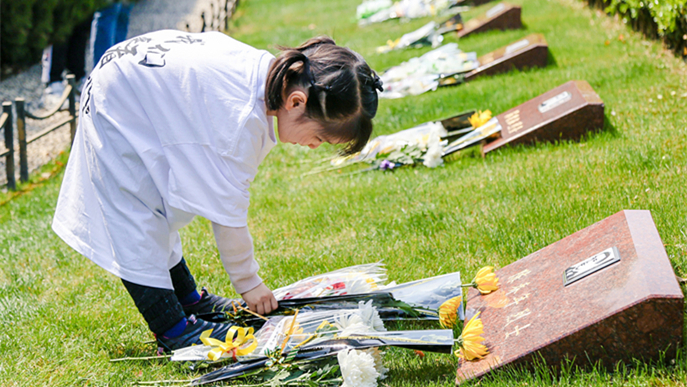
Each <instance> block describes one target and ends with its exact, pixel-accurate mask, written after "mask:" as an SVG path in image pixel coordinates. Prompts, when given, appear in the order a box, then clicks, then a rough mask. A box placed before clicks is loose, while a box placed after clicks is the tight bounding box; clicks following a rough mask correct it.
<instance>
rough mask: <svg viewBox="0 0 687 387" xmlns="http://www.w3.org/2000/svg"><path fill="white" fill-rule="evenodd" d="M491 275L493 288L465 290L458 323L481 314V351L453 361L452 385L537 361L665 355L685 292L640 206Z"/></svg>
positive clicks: (604, 361)
mask: <svg viewBox="0 0 687 387" xmlns="http://www.w3.org/2000/svg"><path fill="white" fill-rule="evenodd" d="M496 275H497V276H498V278H499V280H500V285H501V288H500V289H499V290H497V291H496V292H493V293H491V294H489V295H486V296H482V295H480V294H479V292H477V291H476V290H475V289H470V291H469V293H468V297H467V313H466V319H467V318H470V317H471V316H472V315H474V314H475V313H476V312H477V311H480V312H481V314H480V317H481V318H482V322H483V324H484V334H483V335H482V336H483V337H484V339H485V341H484V344H485V345H486V346H487V347H488V349H489V354H488V355H487V356H486V357H484V358H483V359H481V360H479V361H461V363H460V365H459V367H458V371H457V379H456V382H457V383H458V384H459V383H461V382H463V381H465V380H469V379H473V378H477V377H480V376H483V375H484V374H486V373H487V372H489V371H490V370H493V369H498V368H501V367H504V366H506V365H519V366H523V367H527V368H532V367H533V365H534V364H535V363H537V362H539V363H540V364H541V362H542V360H543V361H544V362H545V363H546V364H547V365H549V366H554V367H555V366H557V365H561V362H563V361H571V362H573V363H574V364H577V365H581V366H584V365H589V364H590V363H599V364H600V365H603V366H605V367H608V368H612V367H613V366H614V365H615V364H617V362H629V361H631V360H632V359H642V360H658V359H661V358H663V359H664V360H670V359H674V358H675V357H676V355H677V352H678V348H679V347H680V346H681V344H682V334H683V309H684V305H683V304H684V297H683V294H682V291H681V289H680V286H679V284H678V282H677V280H676V278H675V274H674V272H673V269H672V267H671V264H670V261H669V259H668V256H667V255H666V251H665V249H664V247H663V243H662V242H661V238H660V236H659V234H658V231H657V230H656V226H655V225H654V222H653V219H652V217H651V214H650V212H649V211H639V210H626V211H621V212H619V213H616V214H615V215H612V216H610V217H608V218H606V219H604V220H602V221H600V222H598V223H595V224H593V225H591V226H589V227H587V228H585V229H583V230H581V231H578V232H576V233H574V234H572V235H570V236H568V237H566V238H564V239H562V240H560V241H558V242H556V243H554V244H552V245H550V246H548V247H546V248H544V249H542V250H539V251H537V252H535V253H533V254H530V255H528V256H527V257H525V258H522V259H520V260H518V261H516V262H514V263H512V264H510V265H508V266H506V267H504V268H502V269H501V270H498V271H497V272H496Z"/></svg>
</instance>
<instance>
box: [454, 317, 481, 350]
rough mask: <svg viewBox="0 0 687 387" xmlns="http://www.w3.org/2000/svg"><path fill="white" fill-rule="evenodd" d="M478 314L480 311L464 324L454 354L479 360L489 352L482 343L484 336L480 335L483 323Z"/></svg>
mask: <svg viewBox="0 0 687 387" xmlns="http://www.w3.org/2000/svg"><path fill="white" fill-rule="evenodd" d="M479 315H480V313H479V312H477V314H475V315H474V316H473V317H472V318H471V319H470V321H468V323H467V324H465V328H463V333H462V334H461V335H460V338H459V339H458V344H459V345H460V349H459V350H458V351H456V352H455V355H456V356H458V357H461V358H463V359H465V360H468V361H471V360H476V359H477V360H479V359H481V358H483V357H484V356H486V355H487V354H488V353H489V351H488V350H487V347H486V346H485V345H484V344H482V342H483V341H484V338H483V337H482V336H480V335H481V334H482V333H484V325H483V324H482V319H480V318H479Z"/></svg>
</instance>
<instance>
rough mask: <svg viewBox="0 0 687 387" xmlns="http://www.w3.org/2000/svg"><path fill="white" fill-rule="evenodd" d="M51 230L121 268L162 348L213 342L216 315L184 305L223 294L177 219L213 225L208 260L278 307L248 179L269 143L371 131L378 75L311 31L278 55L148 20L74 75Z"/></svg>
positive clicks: (344, 138)
mask: <svg viewBox="0 0 687 387" xmlns="http://www.w3.org/2000/svg"><path fill="white" fill-rule="evenodd" d="M83 90H84V91H83V94H82V97H81V117H80V120H79V126H78V130H77V136H76V139H75V140H74V144H73V148H72V152H71V155H70V157H69V163H68V165H67V170H66V172H65V177H64V181H63V183H62V187H61V191H60V196H59V199H58V202H57V208H56V211H55V217H54V220H53V229H54V231H55V232H56V233H57V235H59V236H60V237H61V238H62V239H63V240H64V241H65V242H67V244H69V245H70V246H71V247H72V248H74V249H75V250H77V251H78V252H79V253H81V254H83V255H84V256H86V257H88V258H89V259H91V260H92V261H94V262H95V263H96V264H98V265H99V266H101V267H103V268H104V269H105V270H107V271H109V272H110V273H112V274H114V275H116V276H118V277H120V278H121V280H122V282H123V283H124V286H125V287H126V289H127V291H128V292H129V294H130V295H131V297H132V298H133V300H134V303H135V304H136V307H137V308H138V310H139V311H140V312H141V314H142V315H143V318H144V319H145V320H146V322H147V323H148V326H149V328H150V330H151V331H152V332H153V333H154V334H155V336H156V337H157V341H158V344H159V346H160V347H161V348H162V349H164V350H174V349H177V348H182V347H186V346H189V345H191V344H195V343H200V340H199V336H200V334H201V333H202V332H203V331H206V330H208V329H212V330H213V331H212V334H211V337H214V338H218V339H220V340H224V338H225V336H226V333H227V331H228V329H229V326H228V325H227V324H216V323H210V322H206V321H202V320H200V319H195V318H194V317H193V315H195V314H201V313H207V312H211V311H213V310H217V309H222V308H223V307H226V306H228V305H229V304H230V302H231V300H228V299H226V298H223V297H219V296H216V295H213V294H209V293H208V292H207V291H205V289H204V288H203V289H202V291H201V292H200V293H199V292H198V291H197V289H196V284H195V281H194V279H193V276H192V275H191V273H190V272H189V270H188V267H187V266H186V262H185V261H184V259H183V257H182V248H181V241H180V238H179V232H178V230H179V229H180V228H182V227H183V226H185V225H186V224H188V223H189V222H190V221H191V220H192V219H193V217H194V216H195V215H200V216H203V217H205V218H207V219H209V220H210V221H211V222H212V228H213V231H214V235H215V241H216V243H217V248H218V250H219V254H220V259H221V260H222V263H223V265H224V268H225V269H226V271H227V273H228V274H229V277H230V280H231V282H232V284H233V286H234V288H235V289H236V291H237V292H238V293H239V294H241V297H242V298H243V300H244V301H245V302H246V303H247V305H248V306H249V308H250V309H251V310H254V311H256V312H257V313H260V314H266V313H269V312H271V311H272V310H273V309H275V308H276V307H277V301H276V299H275V298H274V296H273V295H272V292H271V291H270V290H269V289H268V288H267V286H265V285H264V284H263V282H262V279H261V278H260V277H259V276H258V274H257V272H258V264H257V262H256V261H255V259H254V257H253V242H252V239H251V236H250V233H249V231H248V228H247V221H246V217H247V211H248V204H249V192H248V188H249V186H250V183H251V182H252V181H253V178H254V177H255V175H256V173H257V168H258V165H259V164H260V163H261V162H262V161H263V159H264V158H265V156H266V155H267V153H268V152H269V151H270V149H271V148H272V147H273V146H274V145H275V144H276V136H275V133H274V127H273V117H276V118H277V123H278V128H277V130H278V133H279V139H280V141H282V142H289V143H292V144H299V145H305V146H309V147H311V148H313V149H314V148H317V147H318V146H319V145H320V144H322V143H323V142H328V143H339V144H342V143H346V144H347V146H346V147H345V148H344V150H343V152H344V153H352V152H356V151H358V150H360V149H361V148H362V147H363V146H364V145H365V143H366V142H367V140H368V139H369V137H370V133H371V131H372V122H371V120H372V118H373V117H374V116H375V113H376V110H377V90H382V86H381V83H380V81H379V77H378V76H377V75H376V74H375V73H374V72H373V71H372V70H370V67H369V66H368V65H367V64H366V63H365V61H364V60H363V58H362V57H361V56H360V55H358V54H356V53H355V52H353V51H351V50H349V49H347V48H343V47H339V46H337V45H336V44H335V43H334V41H333V40H331V39H329V38H326V37H320V38H315V39H311V40H309V41H307V42H306V43H304V44H303V45H301V46H300V47H297V48H282V52H281V54H280V55H279V57H278V58H276V59H275V58H274V56H272V55H271V54H269V53H268V52H266V51H262V50H257V49H255V48H252V47H250V46H247V45H245V44H243V43H240V42H238V41H236V40H234V39H232V38H230V37H228V36H226V35H224V34H221V33H215V32H210V33H203V34H189V33H184V32H179V31H158V32H153V33H149V34H146V35H141V36H139V37H136V38H133V39H130V40H128V41H125V42H122V43H120V44H118V45H116V46H114V47H112V48H111V49H109V50H108V51H106V52H105V54H104V55H103V57H102V58H101V60H100V62H99V63H98V64H97V65H96V66H95V68H94V70H93V73H92V74H91V76H90V77H89V79H88V80H87V82H86V85H85V86H84V89H83Z"/></svg>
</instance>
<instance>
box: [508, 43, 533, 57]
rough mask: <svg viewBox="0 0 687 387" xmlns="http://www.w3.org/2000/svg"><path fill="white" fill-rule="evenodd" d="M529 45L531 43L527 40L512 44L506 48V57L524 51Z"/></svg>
mask: <svg viewBox="0 0 687 387" xmlns="http://www.w3.org/2000/svg"><path fill="white" fill-rule="evenodd" d="M529 45H530V41H529V40H527V39H523V40H521V41H519V42H515V43H513V44H511V45H510V46H508V47H506V55H508V54H512V53H514V52H515V51H518V50H520V49H523V48H525V47H527V46H529Z"/></svg>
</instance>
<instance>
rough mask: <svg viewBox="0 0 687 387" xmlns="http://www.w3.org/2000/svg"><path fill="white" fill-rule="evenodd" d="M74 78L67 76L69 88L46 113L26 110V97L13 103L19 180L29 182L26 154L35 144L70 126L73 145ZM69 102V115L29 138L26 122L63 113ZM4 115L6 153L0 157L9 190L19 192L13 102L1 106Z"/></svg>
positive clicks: (1, 124) (0, 118)
mask: <svg viewBox="0 0 687 387" xmlns="http://www.w3.org/2000/svg"><path fill="white" fill-rule="evenodd" d="M75 88H76V86H75V79H74V75H67V87H66V88H65V89H64V92H63V93H62V96H61V97H60V100H59V102H58V103H57V104H56V105H55V107H53V108H52V109H51V110H50V111H48V112H46V113H44V114H40V115H38V114H36V115H34V114H31V113H30V112H28V111H26V106H25V101H24V99H23V98H17V99H15V100H14V108H15V111H16V120H15V122H16V127H17V143H18V145H19V181H20V182H26V181H28V180H29V161H28V155H27V147H28V145H29V144H31V143H32V142H34V141H36V140H38V139H39V138H41V137H43V136H45V135H47V134H48V133H51V132H54V131H55V130H57V129H59V128H61V127H63V126H65V125H69V127H70V128H69V129H70V133H71V141H72V142H74V135H75V134H76V118H77V114H76V90H75ZM65 102H67V104H68V110H69V116H68V117H65V118H63V119H61V120H59V121H58V122H56V123H55V124H53V125H51V126H49V127H47V128H45V129H43V130H41V131H40V132H38V133H36V134H34V135H32V136H31V137H27V135H26V126H27V125H26V123H27V121H26V120H27V119H30V120H36V121H41V120H45V119H48V118H50V117H53V116H54V115H55V114H57V113H58V112H59V111H60V110H62V105H64V103H65ZM2 111H3V112H2V115H1V116H0V128H2V130H3V131H4V132H5V150H4V151H2V152H0V157H3V156H4V157H5V168H6V174H7V188H8V189H10V190H16V189H17V183H16V178H15V163H14V153H15V149H14V125H13V121H12V102H3V103H2Z"/></svg>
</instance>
